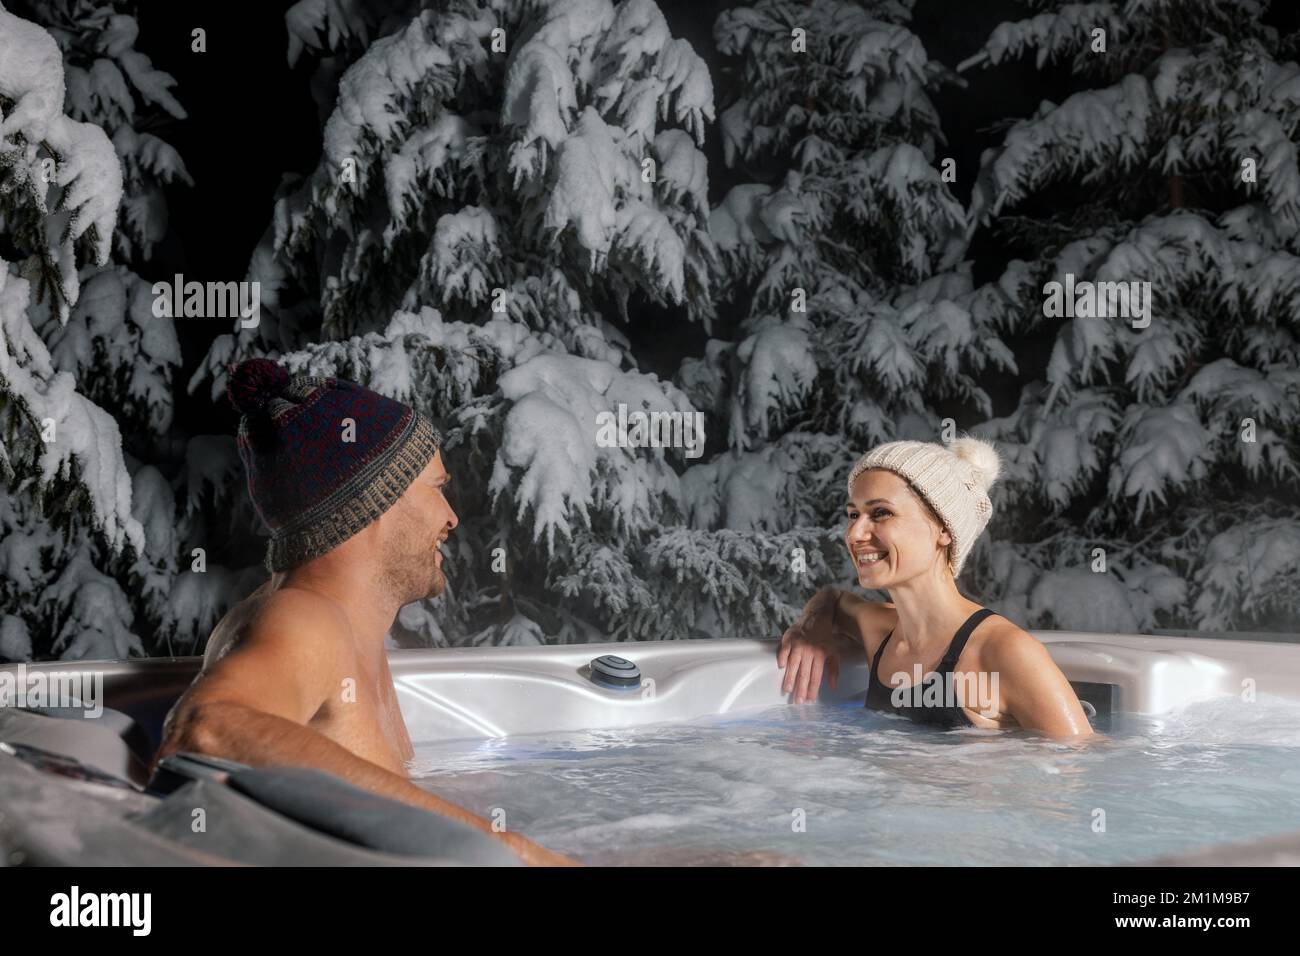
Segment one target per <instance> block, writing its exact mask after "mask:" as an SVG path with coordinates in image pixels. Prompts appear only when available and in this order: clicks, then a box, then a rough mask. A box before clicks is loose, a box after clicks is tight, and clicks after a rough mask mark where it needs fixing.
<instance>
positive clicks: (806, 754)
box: [412, 697, 1300, 865]
mask: <svg viewBox="0 0 1300 956" xmlns="http://www.w3.org/2000/svg"><path fill="white" fill-rule="evenodd" d="M1097 729H1098V730H1099V731H1101V732H1102V734H1103V735H1102V736H1098V737H1093V738H1088V739H1087V740H1084V741H1076V742H1065V741H1053V740H1050V739H1047V738H1044V737H1042V736H1040V735H1036V734H1032V733H1028V732H1024V731H997V730H979V729H975V728H966V729H959V730H952V731H942V730H938V729H934V728H930V727H925V726H922V725H918V724H913V723H911V722H910V721H908V720H906V719H905V718H901V717H897V716H894V715H890V714H883V713H877V712H873V711H867V710H864V709H862V708H861V706H860V705H859V706H856V707H847V706H830V705H807V706H802V707H793V706H790V707H778V708H773V709H770V710H764V711H756V712H754V711H751V712H746V713H741V714H732V715H721V716H714V717H709V718H705V719H701V720H694V721H689V722H684V723H674V724H658V725H654V726H648V727H642V728H637V729H633V730H591V731H584V732H580V733H565V734H544V735H529V736H517V737H513V738H506V739H497V740H488V741H469V742H466V741H461V742H459V743H450V744H441V745H437V746H429V747H421V748H419V749H418V750H417V754H416V760H415V761H414V762H413V765H412V774H413V776H414V777H415V778H416V782H417V783H418V784H420V785H421V786H423V787H425V788H426V789H428V790H430V791H433V792H435V793H437V794H439V795H440V796H443V797H445V798H447V799H449V800H452V801H453V802H456V803H459V804H460V805H462V806H464V807H466V808H467V809H469V810H473V811H475V812H477V813H480V814H483V815H484V816H486V817H489V818H491V817H494V816H495V817H496V818H497V819H502V820H503V822H504V824H505V826H506V827H507V828H508V829H510V830H514V831H519V832H522V833H524V834H525V835H526V836H528V837H530V838H532V839H534V840H536V841H538V842H539V843H541V844H543V845H544V846H547V847H549V848H551V849H554V850H558V851H560V852H563V853H567V854H569V855H571V856H573V857H574V858H576V859H578V860H580V861H582V862H585V863H590V864H603V865H619V864H625V865H635V864H651V865H653V864H676V865H691V864H695V865H709V864H715V865H716V864H728V863H733V864H767V865H782V864H784V865H903V864H931V865H966V864H973V865H999V864H1009V865H1088V864H1124V863H1134V862H1139V861H1144V860H1149V859H1152V858H1154V857H1157V856H1162V855H1167V854H1173V853H1180V852H1188V851H1192V850H1196V849H1201V848H1204V847H1206V846H1211V845H1214V844H1218V843H1224V842H1236V841H1240V840H1248V839H1256V838H1260V837H1264V836H1271V835H1277V834H1281V833H1285V832H1288V831H1295V830H1300V702H1296V701H1289V700H1283V699H1279V698H1268V697H1260V698H1259V699H1258V700H1256V701H1254V702H1251V703H1246V702H1243V701H1240V700H1238V699H1237V698H1225V699H1221V700H1215V701H1209V702H1205V703H1201V704H1195V705H1192V706H1189V707H1187V708H1185V709H1184V710H1182V711H1180V712H1178V713H1175V714H1170V715H1164V716H1160V717H1140V716H1136V715H1129V714H1124V715H1118V716H1116V717H1115V718H1114V719H1113V720H1112V721H1111V722H1110V723H1109V724H1102V725H1098V728H1097Z"/></svg>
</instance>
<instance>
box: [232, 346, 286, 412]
mask: <svg viewBox="0 0 1300 956" xmlns="http://www.w3.org/2000/svg"><path fill="white" fill-rule="evenodd" d="M227 371H228V372H229V377H228V379H227V381H226V396H227V397H228V398H229V399H230V403H231V404H232V405H234V406H235V408H237V409H239V411H240V412H241V413H242V414H244V415H252V414H254V413H256V412H259V411H261V410H262V409H263V408H265V407H266V404H267V402H269V401H270V400H271V399H273V398H275V397H276V396H277V395H280V394H281V393H283V392H284V388H285V386H286V385H288V384H289V371H288V369H286V368H284V367H282V366H280V365H276V364H275V363H274V362H272V361H271V360H270V359H265V358H255V359H248V360H247V361H245V362H240V363H239V364H238V365H232V366H230V368H229V369H228V370H227Z"/></svg>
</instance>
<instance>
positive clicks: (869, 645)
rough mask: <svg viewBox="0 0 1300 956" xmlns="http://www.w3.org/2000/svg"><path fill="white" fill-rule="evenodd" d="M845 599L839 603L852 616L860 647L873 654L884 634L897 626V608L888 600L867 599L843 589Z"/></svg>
mask: <svg viewBox="0 0 1300 956" xmlns="http://www.w3.org/2000/svg"><path fill="white" fill-rule="evenodd" d="M844 594H845V595H847V600H846V601H844V603H843V604H842V605H841V606H842V607H843V608H844V609H845V610H846V611H847V612H848V613H850V614H851V615H852V617H853V623H854V625H855V630H856V632H857V634H858V636H859V637H860V638H861V640H862V647H863V649H864V650H866V652H867V653H868V654H874V653H875V652H876V648H877V647H879V646H880V642H881V641H883V640H884V639H885V635H886V634H888V633H889V632H890V631H892V630H893V629H894V628H895V627H897V626H898V610H897V608H895V607H894V605H893V604H892V603H890V602H889V601H868V600H867V599H866V598H861V597H858V596H857V595H856V594H853V593H852V592H849V591H845V592H844Z"/></svg>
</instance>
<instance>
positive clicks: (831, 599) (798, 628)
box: [776, 588, 840, 704]
mask: <svg viewBox="0 0 1300 956" xmlns="http://www.w3.org/2000/svg"><path fill="white" fill-rule="evenodd" d="M839 594H840V592H839V591H837V590H835V589H834V588H823V589H822V590H820V591H818V592H817V593H816V594H814V595H813V596H812V599H811V600H810V601H809V602H808V604H807V605H806V606H805V607H804V609H803V613H802V614H800V615H799V619H798V620H796V621H795V622H794V623H793V624H792V625H790V628H789V630H787V631H786V632H785V634H783V635H782V636H781V649H780V651H779V652H778V653H777V656H776V666H777V667H780V668H782V669H783V670H784V671H785V683H784V685H783V687H782V691H783V693H786V694H791V693H793V694H794V703H796V704H803V703H809V702H812V701H815V700H816V699H817V692H818V690H819V689H820V688H821V684H822V675H823V674H825V675H826V676H827V678H828V679H829V682H830V686H831V688H832V689H834V688H835V686H836V684H837V683H838V682H839V676H840V663H839V656H838V655H837V653H836V650H835V644H836V636H835V632H834V625H835V609H836V606H837V604H838V601H839Z"/></svg>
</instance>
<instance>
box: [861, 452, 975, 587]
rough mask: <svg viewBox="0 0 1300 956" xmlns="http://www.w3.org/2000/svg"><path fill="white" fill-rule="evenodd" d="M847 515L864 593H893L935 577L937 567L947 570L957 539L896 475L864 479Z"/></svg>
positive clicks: (876, 473)
mask: <svg viewBox="0 0 1300 956" xmlns="http://www.w3.org/2000/svg"><path fill="white" fill-rule="evenodd" d="M845 514H846V515H847V517H848V527H847V528H846V529H845V532H844V543H845V545H846V546H847V547H848V549H849V557H851V558H852V559H853V565H854V567H855V568H856V569H857V572H858V583H859V584H861V585H862V586H863V587H864V588H868V589H873V590H874V589H887V588H889V587H890V586H891V585H896V584H899V583H901V582H903V581H907V580H910V579H911V578H914V577H916V576H917V575H919V574H924V573H926V572H928V571H930V569H931V568H932V567H933V566H934V563H935V562H936V561H938V562H941V563H942V564H944V565H947V562H948V545H950V544H951V543H952V537H951V536H950V535H949V534H948V532H947V531H945V530H944V529H943V525H942V524H941V523H940V522H939V520H938V518H936V517H935V515H934V513H933V512H932V511H931V510H930V509H929V507H928V506H927V505H926V504H925V502H924V501H922V500H921V498H920V497H919V496H918V495H917V494H916V492H914V491H912V489H911V488H910V487H909V486H908V484H907V482H906V481H904V480H903V479H902V478H900V477H899V476H898V475H896V474H894V473H893V472H892V471H886V470H884V469H881V468H872V469H868V470H867V471H864V472H863V473H862V474H860V475H858V477H857V478H856V479H854V481H853V488H852V490H851V492H850V496H849V502H848V504H847V505H846V506H845Z"/></svg>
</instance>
